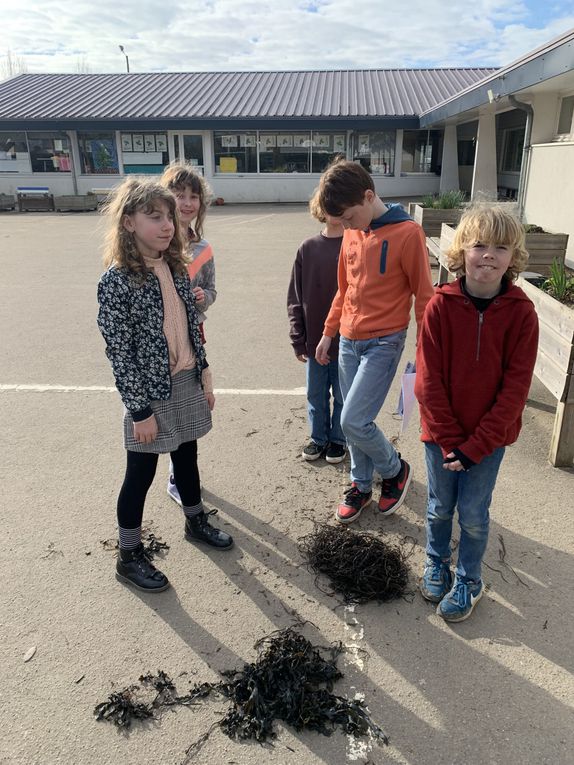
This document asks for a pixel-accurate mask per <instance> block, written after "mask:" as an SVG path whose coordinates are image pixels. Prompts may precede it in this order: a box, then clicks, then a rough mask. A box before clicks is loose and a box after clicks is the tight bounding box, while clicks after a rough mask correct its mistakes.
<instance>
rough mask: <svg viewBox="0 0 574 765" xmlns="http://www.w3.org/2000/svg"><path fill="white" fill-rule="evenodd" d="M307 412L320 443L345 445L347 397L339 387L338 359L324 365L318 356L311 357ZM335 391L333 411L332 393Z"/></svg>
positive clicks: (308, 373)
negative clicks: (343, 421)
mask: <svg viewBox="0 0 574 765" xmlns="http://www.w3.org/2000/svg"><path fill="white" fill-rule="evenodd" d="M306 366H307V415H308V417H309V427H310V428H311V438H312V440H313V441H314V442H315V443H316V444H318V445H319V446H326V445H327V444H329V443H333V444H341V445H343V446H344V445H345V436H344V435H343V431H342V430H341V409H342V408H343V398H342V396H341V388H340V387H339V368H338V364H337V362H336V361H331V362H330V363H329V364H327V365H325V366H323V365H322V364H319V362H318V361H315V359H312V358H309V359H307V364H306ZM331 390H332V391H333V414H332V415H331V405H330V400H331V394H330V391H331Z"/></svg>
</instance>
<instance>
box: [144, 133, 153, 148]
mask: <svg viewBox="0 0 574 765" xmlns="http://www.w3.org/2000/svg"><path fill="white" fill-rule="evenodd" d="M144 146H145V150H146V151H155V135H153V134H151V135H146V136H145V138H144Z"/></svg>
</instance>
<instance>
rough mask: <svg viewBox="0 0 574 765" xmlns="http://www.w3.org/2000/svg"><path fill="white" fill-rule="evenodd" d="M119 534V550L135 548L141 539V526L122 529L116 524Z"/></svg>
mask: <svg viewBox="0 0 574 765" xmlns="http://www.w3.org/2000/svg"><path fill="white" fill-rule="evenodd" d="M118 531H119V534H120V550H135V549H136V547H138V545H139V544H140V543H141V541H142V527H141V526H138V527H137V529H122V527H121V526H118Z"/></svg>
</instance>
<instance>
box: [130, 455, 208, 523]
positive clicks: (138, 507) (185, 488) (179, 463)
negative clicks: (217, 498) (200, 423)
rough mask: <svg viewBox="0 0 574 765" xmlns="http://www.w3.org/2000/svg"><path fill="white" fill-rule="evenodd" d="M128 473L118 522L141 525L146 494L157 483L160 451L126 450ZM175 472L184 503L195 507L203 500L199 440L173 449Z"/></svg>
mask: <svg viewBox="0 0 574 765" xmlns="http://www.w3.org/2000/svg"><path fill="white" fill-rule="evenodd" d="M126 454H127V465H126V474H125V478H124V482H123V484H122V488H121V489H120V494H119V497H118V525H119V526H121V528H122V529H137V528H138V526H141V525H142V517H143V509H144V503H145V498H146V495H147V493H148V491H149V488H150V486H151V485H152V483H153V479H154V476H155V471H156V468H157V459H158V456H159V455H157V454H148V453H145V452H130V451H128V452H126ZM171 461H172V464H173V475H174V478H175V484H176V486H177V488H178V491H179V495H180V497H181V501H182V504H183V505H185V506H186V507H193V506H194V505H198V504H199V503H200V502H201V485H200V482H199V469H198V467H197V441H188V442H187V443H185V444H181V446H180V447H179V449H177V451H175V452H171Z"/></svg>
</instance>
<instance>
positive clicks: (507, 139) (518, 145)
mask: <svg viewBox="0 0 574 765" xmlns="http://www.w3.org/2000/svg"><path fill="white" fill-rule="evenodd" d="M524 133H525V129H524V128H523V127H521V128H509V129H508V130H505V131H504V132H503V137H502V156H501V160H500V167H499V172H501V173H519V172H520V167H521V165H522V152H523V149H524Z"/></svg>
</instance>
